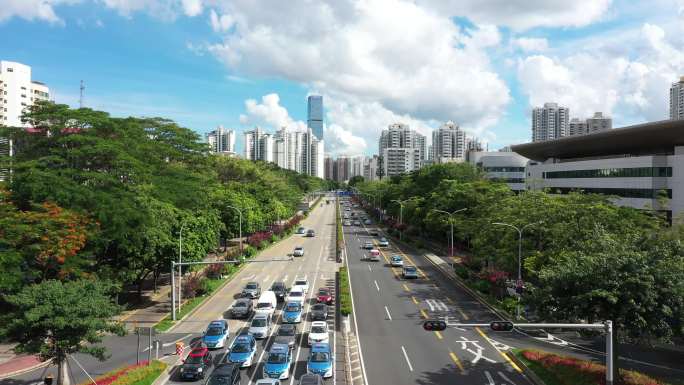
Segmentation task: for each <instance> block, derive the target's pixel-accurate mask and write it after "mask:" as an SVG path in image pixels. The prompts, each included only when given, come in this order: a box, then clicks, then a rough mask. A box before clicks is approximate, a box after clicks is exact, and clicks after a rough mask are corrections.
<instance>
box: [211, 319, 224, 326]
mask: <svg viewBox="0 0 684 385" xmlns="http://www.w3.org/2000/svg"><path fill="white" fill-rule="evenodd" d="M225 325H226V324H225V322H224V321H221V320H218V321H211V322H210V323H209V326H221V327H223V326H225Z"/></svg>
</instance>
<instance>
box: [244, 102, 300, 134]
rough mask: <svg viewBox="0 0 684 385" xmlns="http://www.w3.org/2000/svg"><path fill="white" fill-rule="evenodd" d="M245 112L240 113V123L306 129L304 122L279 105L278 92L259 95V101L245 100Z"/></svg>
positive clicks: (275, 127) (274, 127) (276, 127)
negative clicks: (291, 115) (293, 117)
mask: <svg viewBox="0 0 684 385" xmlns="http://www.w3.org/2000/svg"><path fill="white" fill-rule="evenodd" d="M245 110H246V113H245V114H243V115H240V123H242V124H245V125H247V124H249V125H262V126H269V127H272V128H273V129H280V128H281V127H287V128H288V129H290V130H293V131H294V130H300V131H304V130H306V123H304V122H302V121H301V120H294V119H292V117H290V114H289V113H288V111H287V109H286V108H285V107H283V106H281V105H280V96H278V94H275V93H273V94H268V95H264V96H262V97H261V103H259V102H258V101H256V100H255V99H247V100H245Z"/></svg>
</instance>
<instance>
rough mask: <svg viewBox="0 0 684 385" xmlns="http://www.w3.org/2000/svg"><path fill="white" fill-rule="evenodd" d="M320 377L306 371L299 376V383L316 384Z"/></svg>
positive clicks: (318, 382)
mask: <svg viewBox="0 0 684 385" xmlns="http://www.w3.org/2000/svg"><path fill="white" fill-rule="evenodd" d="M320 378H321V376H319V375H318V374H311V373H306V374H302V376H301V377H300V378H299V384H300V385H318V384H320V383H321V382H320Z"/></svg>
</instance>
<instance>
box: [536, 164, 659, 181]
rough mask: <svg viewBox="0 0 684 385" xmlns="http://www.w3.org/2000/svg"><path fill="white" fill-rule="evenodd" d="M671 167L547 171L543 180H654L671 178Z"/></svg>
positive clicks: (543, 175) (543, 174)
mask: <svg viewBox="0 0 684 385" xmlns="http://www.w3.org/2000/svg"><path fill="white" fill-rule="evenodd" d="M671 176H672V167H634V168H601V169H594V170H568V171H547V172H544V173H542V178H544V179H567V178H654V177H671Z"/></svg>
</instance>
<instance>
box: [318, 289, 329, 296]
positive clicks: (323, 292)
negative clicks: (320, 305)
mask: <svg viewBox="0 0 684 385" xmlns="http://www.w3.org/2000/svg"><path fill="white" fill-rule="evenodd" d="M318 295H328V291H327V290H325V289H321V290H319V291H318Z"/></svg>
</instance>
